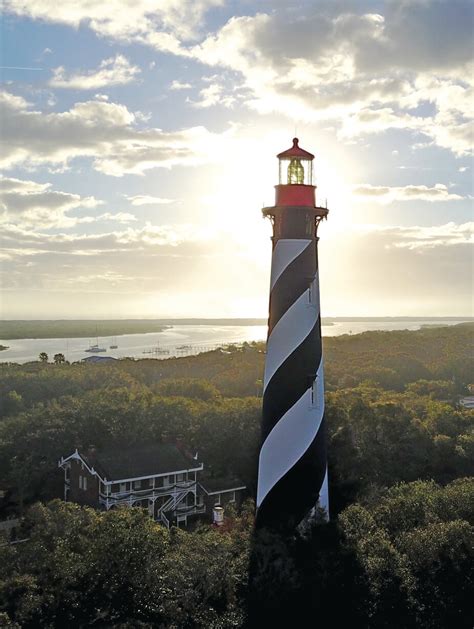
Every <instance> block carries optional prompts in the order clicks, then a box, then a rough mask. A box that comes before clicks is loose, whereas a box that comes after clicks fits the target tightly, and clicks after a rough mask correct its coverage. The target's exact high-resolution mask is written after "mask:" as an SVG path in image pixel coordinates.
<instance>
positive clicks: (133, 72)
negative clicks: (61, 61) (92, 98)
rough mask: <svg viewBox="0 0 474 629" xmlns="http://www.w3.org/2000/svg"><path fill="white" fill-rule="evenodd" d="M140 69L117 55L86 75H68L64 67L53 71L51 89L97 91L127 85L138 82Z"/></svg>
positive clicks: (85, 73)
mask: <svg viewBox="0 0 474 629" xmlns="http://www.w3.org/2000/svg"><path fill="white" fill-rule="evenodd" d="M138 74H140V68H139V67H138V66H134V65H132V64H131V63H130V62H129V61H128V59H127V58H126V57H124V56H123V55H120V54H117V55H115V57H110V58H109V59H104V61H102V62H101V64H100V65H99V67H98V68H96V69H95V70H90V71H88V72H84V73H80V72H78V73H69V74H68V73H67V72H66V70H65V69H64V67H63V66H60V67H59V68H55V69H54V70H53V76H52V78H51V80H50V81H49V85H51V87H59V88H67V89H75V90H96V89H100V88H102V87H111V86H113V85H125V84H127V83H131V82H132V81H134V80H136V78H137V75H138Z"/></svg>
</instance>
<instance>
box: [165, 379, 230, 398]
mask: <svg viewBox="0 0 474 629" xmlns="http://www.w3.org/2000/svg"><path fill="white" fill-rule="evenodd" d="M155 392H156V393H157V394H158V395H161V396H165V397H166V396H178V397H188V398H195V399H198V400H212V399H213V398H217V397H220V392H219V389H217V388H216V387H215V386H214V385H212V384H211V383H210V382H207V381H206V380H202V379H198V378H180V379H178V378H168V379H165V380H161V382H159V383H158V384H157V385H156V387H155Z"/></svg>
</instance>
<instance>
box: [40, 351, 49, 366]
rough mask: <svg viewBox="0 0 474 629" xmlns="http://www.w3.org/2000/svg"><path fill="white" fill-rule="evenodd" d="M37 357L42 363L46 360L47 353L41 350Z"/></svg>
mask: <svg viewBox="0 0 474 629" xmlns="http://www.w3.org/2000/svg"><path fill="white" fill-rule="evenodd" d="M38 358H39V359H40V361H41V362H42V363H47V362H48V354H47V353H46V352H41V353H40V355H39V356H38Z"/></svg>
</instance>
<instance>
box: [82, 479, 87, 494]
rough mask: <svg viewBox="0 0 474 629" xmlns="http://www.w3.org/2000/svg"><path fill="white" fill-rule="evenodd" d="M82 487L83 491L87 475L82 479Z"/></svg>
mask: <svg viewBox="0 0 474 629" xmlns="http://www.w3.org/2000/svg"><path fill="white" fill-rule="evenodd" d="M82 489H83V490H84V491H86V490H87V476H84V478H83V479H82Z"/></svg>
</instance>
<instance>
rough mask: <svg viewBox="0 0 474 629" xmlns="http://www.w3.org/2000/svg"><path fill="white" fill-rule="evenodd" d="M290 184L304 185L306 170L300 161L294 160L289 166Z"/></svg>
mask: <svg viewBox="0 0 474 629" xmlns="http://www.w3.org/2000/svg"><path fill="white" fill-rule="evenodd" d="M288 183H290V184H304V168H303V165H302V163H301V161H300V160H299V159H296V158H295V159H292V160H291V162H290V164H289V166H288Z"/></svg>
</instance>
